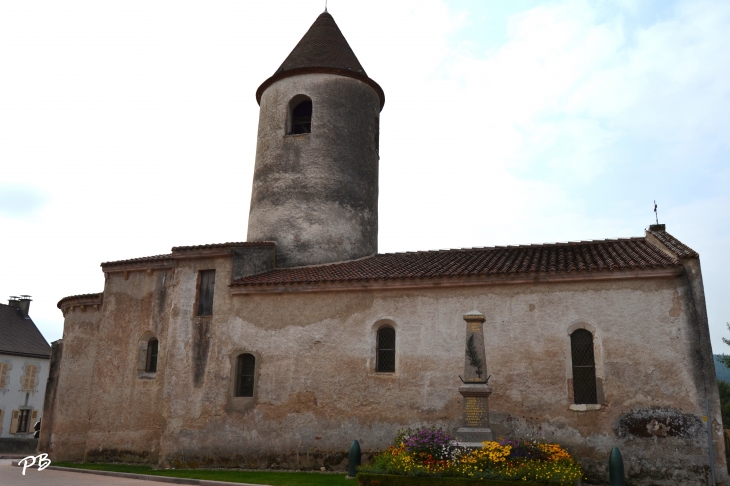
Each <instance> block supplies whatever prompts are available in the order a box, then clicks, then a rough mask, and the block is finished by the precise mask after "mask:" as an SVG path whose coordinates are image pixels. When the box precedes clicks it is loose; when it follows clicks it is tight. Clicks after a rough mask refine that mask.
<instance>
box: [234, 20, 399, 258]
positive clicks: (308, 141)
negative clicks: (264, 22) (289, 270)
mask: <svg viewBox="0 0 730 486" xmlns="http://www.w3.org/2000/svg"><path fill="white" fill-rule="evenodd" d="M256 99H257V101H258V102H259V105H260V107H261V108H260V112H259V130H258V141H257V146H256V167H255V169H254V177H253V191H252V194H251V210H250V213H249V218H248V241H275V242H276V244H277V250H276V266H277V267H295V266H303V265H316V264H321V263H330V262H338V261H344V260H352V259H355V258H362V257H365V256H369V255H374V254H376V253H377V251H378V159H379V158H380V157H379V155H378V131H379V117H380V111H381V110H382V108H383V103H384V102H385V95H384V94H383V90H382V89H381V88H380V86H379V85H378V84H377V83H376V82H375V81H373V80H372V79H370V78H369V77H368V76H367V74H365V70H364V69H363V68H362V66H361V65H360V62H359V61H358V60H357V57H356V56H355V53H354V52H352V49H351V48H350V46H349V44H348V43H347V41H346V40H345V37H344V36H343V35H342V32H340V29H339V28H338V27H337V24H336V23H335V21H334V19H333V18H332V16H331V15H330V14H328V13H327V12H325V13H323V14H322V15H320V16H319V17H318V18H317V20H316V21H315V22H314V24H312V26H311V27H310V29H309V31H308V32H307V33H306V34H305V35H304V37H303V38H302V40H301V41H299V44H297V46H296V47H295V48H294V50H293V51H292V52H291V54H289V57H287V58H286V60H285V61H284V63H283V64H282V65H281V67H279V69H278V70H277V71H276V73H275V74H274V75H273V76H271V77H270V78H269V79H267V80H266V81H265V82H264V83H263V84H262V85H261V86H260V87H259V89H258V90H257V91H256Z"/></svg>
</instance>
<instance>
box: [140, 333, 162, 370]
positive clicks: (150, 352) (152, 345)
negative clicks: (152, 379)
mask: <svg viewBox="0 0 730 486" xmlns="http://www.w3.org/2000/svg"><path fill="white" fill-rule="evenodd" d="M158 348H159V342H158V341H157V339H150V340H149V342H148V343H147V363H146V365H145V368H144V369H145V371H147V372H149V373H156V372H157V350H158Z"/></svg>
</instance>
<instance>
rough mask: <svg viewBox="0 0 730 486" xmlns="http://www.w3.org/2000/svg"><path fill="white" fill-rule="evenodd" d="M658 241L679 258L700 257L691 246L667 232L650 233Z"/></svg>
mask: <svg viewBox="0 0 730 486" xmlns="http://www.w3.org/2000/svg"><path fill="white" fill-rule="evenodd" d="M649 233H651V234H652V235H653V236H654V237H655V238H656V239H657V240H659V241H661V242H662V244H663V245H664V246H666V247H667V248H669V249H670V250H672V252H674V254H675V255H677V256H678V257H679V258H696V257H698V256H700V255H699V254H698V253H697V252H696V251H694V250H693V249H692V248H690V247H689V246H687V245H685V244H684V243H682V242H681V241H679V240H678V239H677V238H675V237H674V236H672V235H670V234H669V233H667V232H666V231H649Z"/></svg>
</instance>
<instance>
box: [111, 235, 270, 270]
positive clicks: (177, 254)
mask: <svg viewBox="0 0 730 486" xmlns="http://www.w3.org/2000/svg"><path fill="white" fill-rule="evenodd" d="M254 246H255V247H262V246H276V243H275V242H273V241H253V242H251V241H241V242H235V243H230V242H229V243H212V244H208V245H194V246H174V247H172V253H165V254H164V255H152V256H146V257H139V258H129V259H127V260H117V261H112V262H104V263H102V264H101V266H102V267H105V268H111V267H118V266H123V265H130V264H135V263H155V262H166V261H172V260H175V259H176V258H187V257H186V256H185V254H186V253H188V252H196V251H201V250H225V249H227V248H248V247H254Z"/></svg>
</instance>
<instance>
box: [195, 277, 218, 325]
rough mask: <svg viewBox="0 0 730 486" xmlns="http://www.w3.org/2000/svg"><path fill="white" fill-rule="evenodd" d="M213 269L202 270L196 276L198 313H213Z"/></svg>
mask: <svg viewBox="0 0 730 486" xmlns="http://www.w3.org/2000/svg"><path fill="white" fill-rule="evenodd" d="M214 287H215V270H202V271H201V272H200V276H199V277H198V315H199V316H210V315H213V288H214Z"/></svg>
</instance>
